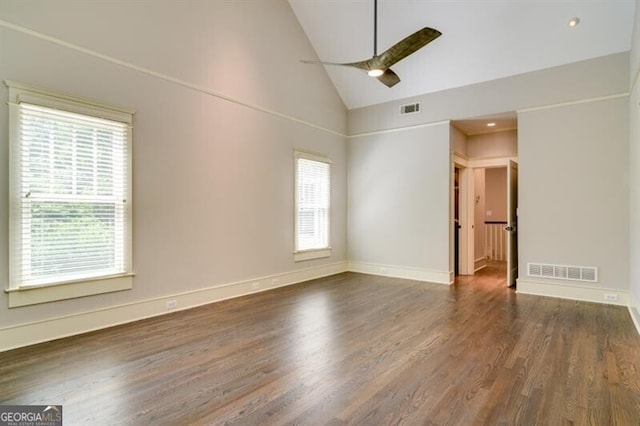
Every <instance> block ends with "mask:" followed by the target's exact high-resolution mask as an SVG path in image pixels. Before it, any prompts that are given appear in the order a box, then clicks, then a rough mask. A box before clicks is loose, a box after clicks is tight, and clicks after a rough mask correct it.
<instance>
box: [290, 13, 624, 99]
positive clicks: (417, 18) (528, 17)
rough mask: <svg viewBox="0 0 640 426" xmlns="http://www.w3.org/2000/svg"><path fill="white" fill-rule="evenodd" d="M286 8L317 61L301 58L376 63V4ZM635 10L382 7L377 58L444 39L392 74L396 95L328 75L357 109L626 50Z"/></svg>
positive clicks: (342, 73) (368, 82)
mask: <svg viewBox="0 0 640 426" xmlns="http://www.w3.org/2000/svg"><path fill="white" fill-rule="evenodd" d="M289 4H290V5H291V7H292V9H293V11H294V13H295V14H296V16H297V18H298V21H299V22H300V24H301V26H302V28H303V29H304V31H305V33H306V34H307V37H308V38H309V40H310V42H311V44H312V45H313V47H314V49H315V51H316V53H317V55H318V58H300V59H320V60H322V61H330V62H354V61H359V60H364V59H369V58H371V57H372V56H373V33H374V26H373V22H374V19H373V17H374V14H373V4H374V0H325V1H318V0H289ZM634 11H635V1H634V0H553V1H551V0H450V1H447V0H378V53H381V52H382V51H384V50H386V49H387V48H389V47H390V46H392V45H393V44H395V43H396V42H398V41H400V40H401V39H403V38H404V37H406V36H407V35H409V34H411V33H413V32H414V31H416V30H418V29H420V28H422V27H425V26H427V27H432V28H436V29H438V30H440V31H441V32H442V33H443V35H442V36H441V37H440V38H438V39H436V40H435V41H433V42H432V43H431V44H428V45H427V46H426V47H424V48H422V49H421V50H419V51H417V52H416V53H414V54H413V55H411V56H409V57H407V58H405V59H404V60H402V61H400V62H398V63H397V64H395V65H394V66H393V67H392V69H393V71H395V72H396V74H398V76H399V77H400V79H401V82H400V83H398V84H397V85H396V86H394V87H392V88H388V87H386V86H384V85H383V84H381V83H380V82H379V81H377V80H376V79H374V78H371V77H368V76H367V74H366V73H365V72H364V71H362V70H358V69H355V68H350V67H338V66H328V65H325V67H326V70H327V73H328V74H329V77H330V78H331V80H332V82H333V84H334V85H335V87H336V89H337V91H338V93H339V94H340V96H341V98H342V100H343V102H344V103H345V105H346V106H347V108H348V109H354V108H358V107H363V106H368V105H374V104H378V103H382V102H387V101H392V100H396V99H403V98H408V97H412V96H417V95H421V94H425V93H430V92H436V91H440V90H445V89H450V88H454V87H460V86H465V85H469V84H474V83H479V82H483V81H489V80H494V79H497V78H503V77H508V76H510V75H516V74H522V73H527V72H531V71H535V70H540V69H544V68H549V67H554V66H558V65H563V64H567V63H572V62H577V61H581V60H585V59H590V58H595V57H599V56H604V55H609V54H613V53H618V52H623V51H627V50H629V49H630V47H631V32H632V27H633V17H634ZM573 17H578V18H579V19H580V24H579V25H578V26H576V27H573V28H572V27H570V26H569V24H568V23H569V20H570V19H571V18H573ZM306 66H309V67H311V66H322V65H306Z"/></svg>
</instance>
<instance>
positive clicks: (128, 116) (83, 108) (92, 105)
mask: <svg viewBox="0 0 640 426" xmlns="http://www.w3.org/2000/svg"><path fill="white" fill-rule="evenodd" d="M4 84H5V86H7V87H8V88H10V89H14V93H15V95H12V96H10V99H9V102H15V103H20V102H27V103H31V104H34V103H35V104H37V105H43V106H46V107H49V108H56V109H58V108H60V109H63V110H65V111H73V112H77V113H79V114H87V110H89V111H90V112H89V114H90V115H92V116H96V117H100V118H105V119H109V120H114V121H120V122H123V123H128V124H131V123H132V116H133V115H134V114H135V113H136V110H134V109H131V108H127V107H123V106H118V105H110V104H105V103H104V102H102V101H99V100H97V99H90V98H84V97H80V96H75V95H71V94H69V93H63V92H56V91H53V90H50V89H46V88H44V87H39V86H34V85H32V84H26V83H20V82H18V81H14V80H5V81H4ZM105 112H106V113H111V114H113V115H115V116H113V117H112V116H111V115H108V114H107V116H101V114H103V113H105Z"/></svg>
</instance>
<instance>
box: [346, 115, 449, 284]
mask: <svg viewBox="0 0 640 426" xmlns="http://www.w3.org/2000/svg"><path fill="white" fill-rule="evenodd" d="M450 156H451V146H450V141H449V123H448V122H444V123H439V124H435V125H432V126H426V127H420V128H416V129H411V130H407V131H403V132H392V133H381V134H376V135H371V136H362V137H356V138H352V139H351V140H350V141H349V226H348V229H349V254H348V257H349V260H350V261H353V262H364V263H372V264H379V265H392V266H397V267H410V268H416V269H419V270H422V271H431V272H436V273H440V274H445V275H447V276H448V272H449V252H448V247H449V199H450V194H449V190H450V189H449V185H448V182H449V180H450V177H451V171H450V162H451V161H450ZM443 182H445V184H443Z"/></svg>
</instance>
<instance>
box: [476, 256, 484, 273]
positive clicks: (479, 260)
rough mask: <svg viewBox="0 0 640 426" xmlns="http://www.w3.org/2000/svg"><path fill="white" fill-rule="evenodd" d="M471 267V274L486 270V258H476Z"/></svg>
mask: <svg viewBox="0 0 640 426" xmlns="http://www.w3.org/2000/svg"><path fill="white" fill-rule="evenodd" d="M473 265H474V269H473V272H478V271H479V270H481V269H484V268H486V266H487V258H486V256H482V257H479V258H477V259H476V260H475V261H474V262H473Z"/></svg>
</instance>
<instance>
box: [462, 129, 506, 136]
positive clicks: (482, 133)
mask: <svg viewBox="0 0 640 426" xmlns="http://www.w3.org/2000/svg"><path fill="white" fill-rule="evenodd" d="M458 130H460V129H458ZM513 130H518V127H505V128H504V129H499V130H483V131H481V132H475V133H468V134H467V136H477V135H488V134H490V133H500V132H511V131H513ZM463 133H464V132H463Z"/></svg>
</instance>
